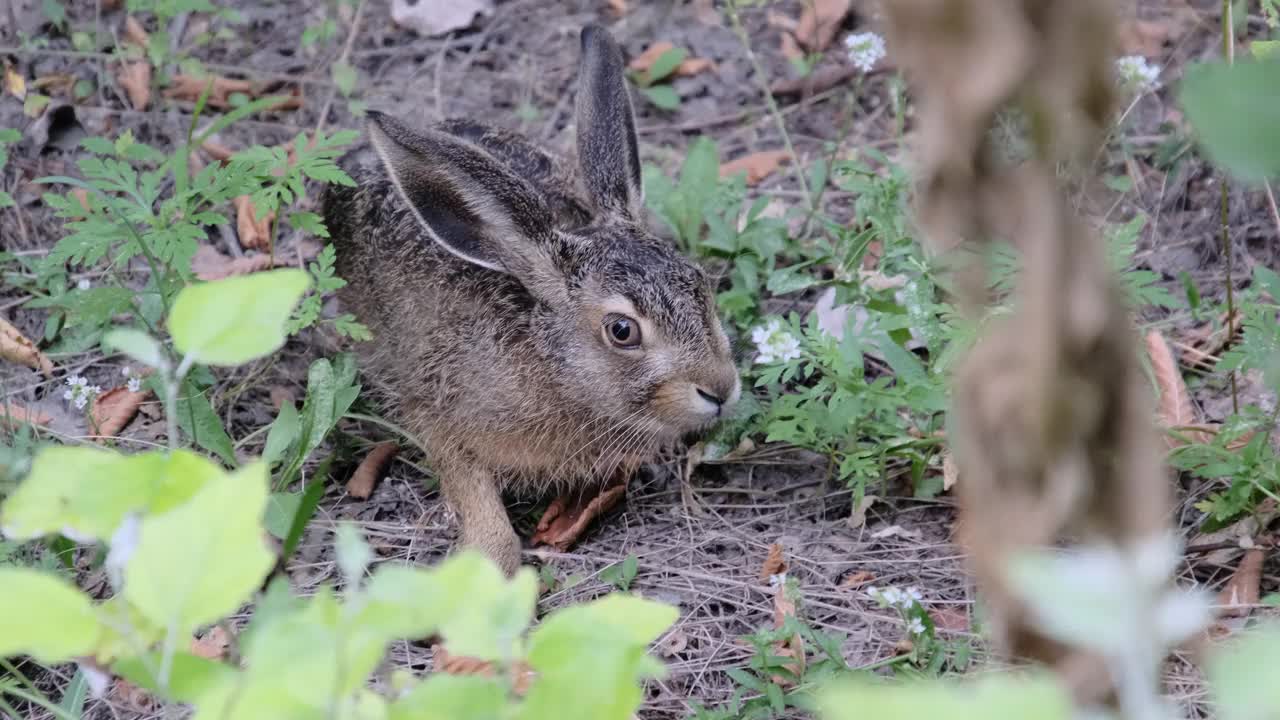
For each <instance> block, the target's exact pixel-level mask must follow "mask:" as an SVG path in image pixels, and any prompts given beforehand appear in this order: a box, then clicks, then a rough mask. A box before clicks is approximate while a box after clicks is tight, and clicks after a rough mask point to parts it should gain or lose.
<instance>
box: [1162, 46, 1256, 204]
mask: <svg viewBox="0 0 1280 720" xmlns="http://www.w3.org/2000/svg"><path fill="white" fill-rule="evenodd" d="M1277 87H1280V62H1241V63H1236V64H1234V65H1228V64H1227V63H1223V62H1216V63H1204V64H1197V65H1193V66H1192V67H1190V68H1188V69H1187V71H1186V74H1185V75H1184V77H1183V81H1182V91H1181V101H1182V104H1183V107H1185V108H1186V111H1187V119H1188V120H1189V121H1190V122H1191V125H1192V126H1193V127H1194V128H1195V130H1196V133H1197V134H1198V135H1199V136H1200V141H1201V142H1202V143H1203V145H1204V148H1205V151H1206V153H1207V154H1208V155H1209V157H1210V159H1212V160H1213V161H1214V162H1215V163H1217V164H1219V165H1221V166H1222V167H1224V168H1226V169H1227V170H1228V171H1229V172H1231V173H1233V174H1235V175H1237V176H1239V177H1240V178H1242V179H1245V180H1252V181H1261V180H1265V179H1267V178H1271V177H1276V176H1280V93H1277V92H1276V88H1277Z"/></svg>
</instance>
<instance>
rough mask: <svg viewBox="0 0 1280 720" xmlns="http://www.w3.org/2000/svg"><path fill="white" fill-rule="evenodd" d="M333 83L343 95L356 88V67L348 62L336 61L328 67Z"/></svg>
mask: <svg viewBox="0 0 1280 720" xmlns="http://www.w3.org/2000/svg"><path fill="white" fill-rule="evenodd" d="M330 72H331V74H332V76H333V84H334V85H337V86H338V90H340V91H341V92H342V94H343V95H350V94H351V93H352V92H353V91H355V89H356V69H355V68H354V67H351V65H350V64H349V63H345V62H336V63H334V64H333V66H332V67H331V68H330Z"/></svg>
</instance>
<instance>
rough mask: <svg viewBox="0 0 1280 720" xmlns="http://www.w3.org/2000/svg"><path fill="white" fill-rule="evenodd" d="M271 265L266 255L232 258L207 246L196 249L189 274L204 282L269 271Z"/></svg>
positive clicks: (269, 258)
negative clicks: (193, 274) (191, 273)
mask: <svg viewBox="0 0 1280 720" xmlns="http://www.w3.org/2000/svg"><path fill="white" fill-rule="evenodd" d="M271 265H272V263H271V256H270V255H268V254H266V253H259V254H257V255H246V256H244V257H238V258H233V257H230V256H227V255H223V254H222V253H220V252H218V251H217V250H214V249H213V248H211V247H209V246H208V245H201V246H200V247H199V248H197V249H196V254H195V257H193V258H191V272H193V273H195V275H196V277H198V278H200V279H201V280H206V281H207V280H221V279H223V278H228V277H232V276H234V275H248V274H249V273H255V272H260V271H262V270H269V269H270V268H271Z"/></svg>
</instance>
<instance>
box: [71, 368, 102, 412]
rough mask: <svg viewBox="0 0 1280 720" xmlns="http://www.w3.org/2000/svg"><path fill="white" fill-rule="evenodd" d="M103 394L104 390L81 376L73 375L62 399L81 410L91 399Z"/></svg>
mask: <svg viewBox="0 0 1280 720" xmlns="http://www.w3.org/2000/svg"><path fill="white" fill-rule="evenodd" d="M101 394H102V388H100V387H98V386H97V385H90V384H89V381H88V380H86V379H85V378H83V377H81V376H79V375H72V376H71V377H69V378H67V389H66V391H65V392H63V393H62V399H63V400H66V401H68V402H70V403H71V404H72V405H75V406H76V409H77V410H81V409H83V408H84V406H85V405H87V404H88V403H89V400H90V399H91V398H95V397H97V396H98V395H101Z"/></svg>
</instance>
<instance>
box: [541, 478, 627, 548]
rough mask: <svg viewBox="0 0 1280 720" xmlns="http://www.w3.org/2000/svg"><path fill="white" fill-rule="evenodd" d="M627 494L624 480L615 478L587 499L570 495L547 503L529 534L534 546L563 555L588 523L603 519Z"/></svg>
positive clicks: (583, 494) (583, 495) (577, 495)
mask: <svg viewBox="0 0 1280 720" xmlns="http://www.w3.org/2000/svg"><path fill="white" fill-rule="evenodd" d="M626 492H627V479H626V477H625V476H623V475H619V476H617V477H615V478H613V480H612V481H611V482H610V483H609V484H608V485H606V486H605V487H604V488H602V489H601V490H600V492H599V493H598V494H596V495H594V496H592V497H590V498H588V497H586V494H585V493H574V494H573V495H572V499H571V500H570V499H566V496H563V495H562V496H560V497H558V498H556V499H555V500H552V501H551V505H549V506H547V510H546V512H544V513H543V514H542V519H541V520H539V521H538V529H537V531H536V532H535V533H534V534H533V538H532V542H533V544H534V545H540V544H541V545H550V546H551V547H554V548H555V549H557V550H560V551H564V550H567V549H568V548H569V546H571V545H573V544H574V543H575V542H577V541H578V538H580V537H582V533H583V532H584V531H585V530H586V529H587V526H588V525H590V524H591V521H592V520H595V519H596V518H598V517H600V516H601V515H604V514H605V513H606V512H608V511H609V510H610V509H612V508H613V506H615V505H617V504H618V502H619V501H621V500H622V497H623V495H625V494H626Z"/></svg>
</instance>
